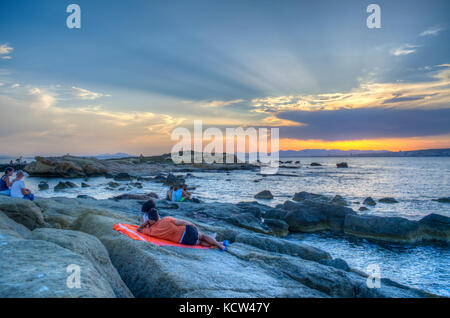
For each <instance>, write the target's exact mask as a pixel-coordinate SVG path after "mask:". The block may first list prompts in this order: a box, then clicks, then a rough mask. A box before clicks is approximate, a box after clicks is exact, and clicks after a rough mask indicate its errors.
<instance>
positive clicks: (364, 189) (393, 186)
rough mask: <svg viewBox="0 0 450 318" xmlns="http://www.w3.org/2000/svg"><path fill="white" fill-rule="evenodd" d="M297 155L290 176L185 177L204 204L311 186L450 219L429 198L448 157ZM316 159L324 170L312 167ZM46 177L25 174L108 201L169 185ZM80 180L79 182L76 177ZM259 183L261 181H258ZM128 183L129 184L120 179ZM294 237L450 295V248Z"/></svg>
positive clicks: (288, 194) (284, 194) (413, 215)
mask: <svg viewBox="0 0 450 318" xmlns="http://www.w3.org/2000/svg"><path fill="white" fill-rule="evenodd" d="M281 160H283V161H286V160H293V161H294V162H295V161H297V160H299V161H300V162H301V164H298V165H297V167H295V168H280V170H279V172H280V173H281V174H289V176H280V175H275V176H266V177H264V176H262V175H259V174H258V172H253V171H232V172H230V173H223V172H221V173H217V172H201V173H193V175H192V176H190V177H187V178H186V181H187V183H188V184H189V185H190V186H195V187H196V189H195V190H193V191H192V192H193V193H194V195H195V196H197V197H199V198H200V199H202V200H204V201H210V202H213V201H222V202H240V201H254V200H255V199H253V196H254V195H255V194H256V193H258V192H260V191H262V190H270V191H271V192H272V194H273V195H274V196H275V198H274V199H273V200H270V201H265V200H259V201H260V202H261V203H265V204H269V205H271V206H275V205H276V204H278V203H282V202H284V201H286V200H288V199H290V198H292V196H293V195H294V193H295V192H299V191H307V192H313V193H319V194H325V195H330V196H334V195H336V194H339V195H341V196H343V197H344V198H346V199H347V200H348V201H349V203H350V204H351V207H352V208H353V209H354V210H356V211H357V210H358V208H359V207H360V206H361V205H362V201H363V200H364V199H365V198H366V197H368V196H371V197H372V198H374V199H375V200H377V199H380V198H382V197H394V198H395V199H397V200H398V201H399V203H397V204H383V203H378V204H377V205H376V206H375V207H372V208H369V211H366V212H359V213H361V214H371V215H380V216H402V217H405V218H408V219H412V220H418V219H420V218H422V217H423V216H425V215H428V214H430V213H438V214H442V215H446V216H450V204H445V203H439V202H436V201H433V200H432V199H437V198H440V197H448V196H450V158H445V157H435V158H431V157H430V158H419V157H416V158H354V157H349V158H342V157H341V158H332V157H327V158H323V157H319V158H282V159H281ZM341 161H346V162H347V163H348V164H349V168H348V169H338V168H336V163H337V162H341ZM311 162H317V163H320V164H322V166H321V167H311V166H309V165H310V163H311ZM41 180H46V179H45V178H27V179H26V182H27V184H28V186H29V187H30V188H31V189H32V190H33V191H34V192H36V193H37V195H38V196H43V197H52V196H56V195H57V196H67V197H76V196H77V195H79V194H86V195H90V196H93V197H96V198H98V199H105V198H109V197H111V196H114V195H118V194H122V193H145V192H149V191H153V192H156V193H158V194H159V195H160V196H161V197H162V196H164V195H165V191H166V190H167V189H166V187H163V186H162V185H161V184H158V183H152V182H142V184H143V189H136V188H129V189H125V190H119V189H116V190H107V189H105V188H106V187H107V183H108V182H110V181H111V179H105V178H103V177H100V178H92V179H90V180H89V181H87V183H88V184H90V185H91V187H89V188H76V189H70V190H66V191H64V192H57V193H55V192H54V191H53V187H54V185H56V184H57V183H58V182H59V181H60V180H58V179H48V182H49V184H50V190H45V191H38V189H37V185H38V183H39V181H41ZM71 181H72V182H75V183H78V184H80V183H81V182H82V181H84V180H82V179H72V180H71ZM255 181H256V182H255ZM119 183H121V184H122V186H121V187H125V188H126V187H127V182H119ZM289 239H292V240H301V241H304V242H305V243H308V244H310V245H313V246H317V247H319V248H322V249H324V250H326V251H328V252H330V253H331V254H332V255H333V256H334V257H341V258H343V259H344V260H346V261H347V262H348V263H349V264H350V265H351V266H352V267H354V268H358V269H361V270H363V271H366V269H367V266H368V265H369V264H373V263H376V264H379V266H380V268H381V270H382V272H381V274H382V276H383V277H388V278H391V279H393V280H396V281H398V282H401V283H404V284H407V285H409V286H415V287H419V288H422V289H424V290H427V291H430V292H433V293H437V294H440V295H445V296H450V249H449V246H448V245H444V246H439V245H435V244H433V245H419V246H393V245H379V244H371V243H368V242H366V241H364V240H349V239H348V238H343V237H339V236H333V237H330V236H329V235H323V234H308V235H291V236H290V237H289Z"/></svg>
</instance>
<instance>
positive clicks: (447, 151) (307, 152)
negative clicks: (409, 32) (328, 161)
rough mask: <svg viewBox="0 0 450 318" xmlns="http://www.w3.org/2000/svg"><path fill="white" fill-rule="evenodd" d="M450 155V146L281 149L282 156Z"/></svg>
mask: <svg viewBox="0 0 450 318" xmlns="http://www.w3.org/2000/svg"><path fill="white" fill-rule="evenodd" d="M350 156H351V157H450V148H443V149H425V150H411V151H397V152H394V151H387V150H380V151H375V150H338V149H331V150H326V149H304V150H298V151H296V150H281V151H280V157H350Z"/></svg>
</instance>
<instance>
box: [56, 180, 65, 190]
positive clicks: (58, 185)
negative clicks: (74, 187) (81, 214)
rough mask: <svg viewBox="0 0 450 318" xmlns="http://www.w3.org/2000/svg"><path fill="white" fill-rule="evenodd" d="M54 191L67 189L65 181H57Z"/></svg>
mask: <svg viewBox="0 0 450 318" xmlns="http://www.w3.org/2000/svg"><path fill="white" fill-rule="evenodd" d="M54 189H55V191H59V190H65V189H67V185H66V183H65V182H59V183H58V184H57V185H56V186H55V188H54Z"/></svg>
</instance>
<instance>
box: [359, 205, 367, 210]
mask: <svg viewBox="0 0 450 318" xmlns="http://www.w3.org/2000/svg"><path fill="white" fill-rule="evenodd" d="M358 210H359V211H368V210H369V209H368V208H366V207H365V206H360V207H359V209H358Z"/></svg>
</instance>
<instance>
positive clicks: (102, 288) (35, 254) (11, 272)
mask: <svg viewBox="0 0 450 318" xmlns="http://www.w3.org/2000/svg"><path fill="white" fill-rule="evenodd" d="M0 254H1V256H2V257H0V272H1V273H2V274H1V275H0V297H2V298H6V297H8V298H79V297H88V298H92V297H101V298H111V297H115V294H114V291H113V290H112V288H111V286H110V285H109V282H108V281H107V280H106V279H105V278H104V277H103V276H102V275H101V274H100V273H99V272H98V271H97V270H96V269H95V267H94V266H93V265H92V263H91V262H90V261H89V260H87V259H86V258H85V257H83V256H81V255H78V254H76V253H74V252H72V251H70V250H68V249H65V248H62V247H60V246H58V245H57V244H54V243H50V242H45V241H42V240H24V239H9V240H6V241H5V240H4V239H3V244H2V249H1V251H0ZM72 264H74V265H75V266H78V267H79V269H80V274H81V284H80V288H69V287H68V285H67V281H68V279H69V281H70V277H69V276H70V275H71V274H72V272H71V270H72V269H71V268H70V267H69V266H70V265H72ZM68 270H69V271H68Z"/></svg>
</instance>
